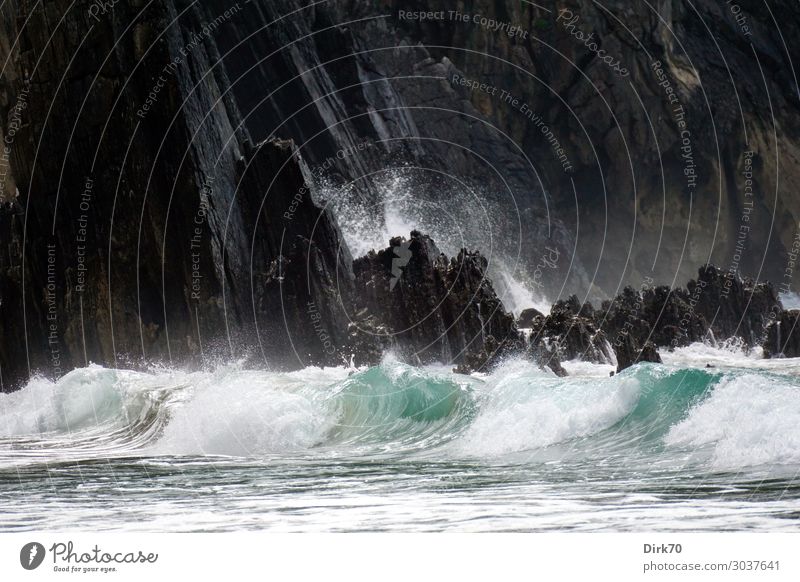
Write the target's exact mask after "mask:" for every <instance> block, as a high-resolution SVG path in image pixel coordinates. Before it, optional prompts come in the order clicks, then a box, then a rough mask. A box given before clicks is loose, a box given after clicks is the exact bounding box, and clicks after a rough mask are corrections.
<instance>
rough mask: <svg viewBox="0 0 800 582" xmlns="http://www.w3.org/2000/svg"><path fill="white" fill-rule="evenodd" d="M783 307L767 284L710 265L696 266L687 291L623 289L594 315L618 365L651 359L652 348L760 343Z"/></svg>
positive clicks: (749, 345)
mask: <svg viewBox="0 0 800 582" xmlns="http://www.w3.org/2000/svg"><path fill="white" fill-rule="evenodd" d="M782 311H783V306H782V305H781V302H780V300H779V298H778V296H777V293H776V291H775V288H774V286H773V285H772V284H770V283H759V284H754V283H753V281H752V280H751V279H741V278H739V277H738V276H731V275H730V274H729V273H723V272H722V271H721V270H720V269H718V268H717V267H714V266H713V265H706V266H704V267H702V268H700V269H699V271H698V277H697V279H693V280H691V281H689V283H688V284H687V287H686V289H682V288H678V289H670V288H669V287H663V286H658V287H650V286H646V287H645V288H643V289H642V290H641V291H636V290H634V289H632V288H630V287H628V288H626V289H625V290H624V291H623V293H622V294H620V295H619V296H618V297H617V298H616V299H614V300H613V301H609V302H605V303H603V306H602V308H601V310H600V311H599V312H598V313H597V314H596V315H595V319H596V321H597V324H598V326H599V327H602V328H603V329H604V330H605V331H606V333H607V334H608V336H609V337H610V338H611V342H612V344H613V345H614V348H615V351H616V354H617V360H618V364H619V368H620V369H624V368H625V367H627V366H629V365H631V364H632V363H635V361H636V360H637V359H639V360H642V361H655V360H654V359H655V357H656V354H654V351H655V348H656V347H659V348H668V349H674V348H676V347H680V346H686V345H689V344H691V343H694V342H704V341H709V342H714V341H724V340H736V341H738V342H739V343H741V344H742V345H744V346H747V347H756V346H758V345H761V343H762V341H763V339H764V336H765V333H766V331H767V325H768V324H769V322H770V321H771V320H772V319H774V317H775V314H778V313H781V312H782Z"/></svg>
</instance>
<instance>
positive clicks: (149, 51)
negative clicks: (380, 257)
mask: <svg viewBox="0 0 800 582" xmlns="http://www.w3.org/2000/svg"><path fill="white" fill-rule="evenodd" d="M69 5H70V3H69V2H67V1H63V2H62V1H60V0H58V1H54V2H50V3H48V7H47V10H43V9H41V7H38V5H30V4H29V3H25V4H19V5H16V6H12V7H10V8H9V9H8V10H9V11H10V12H11V15H13V16H14V17H15V19H12V20H11V21H10V22H11V24H9V21H6V25H7V26H12V28H13V23H14V22H19V23H22V22H27V25H26V26H25V27H24V28H21V29H19V30H18V31H17V30H15V31H14V32H15V34H16V33H18V34H19V35H20V41H19V43H18V45H17V46H18V47H22V48H21V49H20V50H19V52H17V53H14V54H12V55H11V57H12V58H11V59H10V62H11V63H12V64H11V65H10V67H9V69H10V70H11V72H10V73H6V72H5V71H4V75H5V76H4V77H3V79H4V82H5V83H6V84H7V86H6V88H7V89H9V90H11V89H13V90H14V91H15V92H16V93H17V94H18V95H24V96H25V108H24V112H23V122H22V126H21V128H20V129H19V130H17V131H16V133H15V136H14V143H13V155H12V158H11V163H10V166H11V168H10V169H11V171H12V174H13V180H14V183H15V185H16V188H18V190H19V192H18V195H17V196H15V197H14V198H13V199H12V201H11V203H10V204H9V203H6V204H4V205H3V206H2V208H1V209H0V241H2V245H3V253H0V321H2V322H3V323H2V325H1V326H0V379H1V381H2V388H3V389H4V390H8V389H11V388H12V387H14V386H17V385H19V383H20V382H21V381H24V380H25V379H26V378H27V377H28V376H29V375H30V374H32V373H41V374H43V375H45V376H59V375H60V374H62V373H66V372H67V371H69V370H70V369H72V368H73V367H76V366H83V365H86V363H88V362H98V363H103V364H106V365H135V364H136V362H151V361H163V362H165V363H185V362H196V363H197V362H210V361H213V360H214V359H215V358H225V359H227V358H230V357H237V358H241V357H248V358H250V359H251V360H253V361H260V362H262V365H269V366H276V367H290V368H294V367H298V366H303V365H308V364H313V363H316V364H334V363H336V364H338V363H341V362H342V361H343V356H342V355H341V354H340V353H339V352H338V351H337V349H336V346H338V345H342V344H344V343H345V341H346V328H347V325H346V324H347V319H346V317H345V310H344V308H343V307H342V306H343V305H345V304H347V302H348V301H349V294H350V293H351V292H352V272H351V271H350V265H349V261H350V259H349V255H348V254H347V251H346V249H345V248H344V247H343V246H342V245H341V238H340V235H339V232H338V230H337V227H336V225H335V223H334V221H333V220H332V218H331V216H330V214H329V213H328V212H327V211H324V210H322V209H321V208H319V207H318V206H317V205H316V204H315V203H314V202H313V200H312V199H311V196H310V191H309V188H308V186H307V185H306V183H305V180H304V177H303V174H302V171H301V167H300V165H299V162H298V157H297V155H296V154H295V152H294V150H293V147H292V146H291V144H289V143H287V142H277V141H270V142H264V143H260V144H258V145H253V144H252V140H251V139H250V137H249V135H248V131H247V130H246V129H245V128H243V127H242V118H241V115H240V113H239V109H238V107H237V105H236V103H235V102H234V100H233V96H232V95H231V94H230V93H229V92H227V89H228V88H229V84H230V81H229V79H228V77H227V74H226V71H225V69H224V68H222V67H215V66H214V64H215V63H216V57H217V56H218V55H217V52H216V51H217V49H216V46H215V44H214V41H213V38H212V37H210V36H204V37H202V38H201V39H200V41H198V43H195V45H193V48H192V49H191V56H190V57H188V56H187V54H186V51H187V49H186V47H187V46H189V43H190V42H192V41H195V40H197V38H198V37H193V36H192V35H202V34H203V33H202V31H203V29H204V26H205V25H206V23H207V22H206V18H205V16H203V14H202V12H200V11H199V10H188V11H186V12H185V13H184V14H183V16H182V17H181V19H180V21H179V22H180V25H176V26H169V25H168V24H169V23H170V22H172V21H173V20H174V19H175V17H176V14H177V11H178V10H179V9H181V10H182V9H183V8H184V6H183V3H180V2H178V3H173V2H155V3H153V4H152V5H150V7H149V8H147V9H146V10H145V11H144V12H143V13H142V14H141V15H140V16H138V17H137V16H136V14H137V12H138V11H139V10H140V7H134V6H133V5H129V3H120V4H119V5H117V6H115V8H114V11H113V14H112V12H111V11H108V12H106V13H103V14H102V15H100V16H99V17H98V20H97V21H95V20H94V19H93V18H91V17H90V16H89V14H88V13H87V12H86V11H85V10H68V7H69ZM187 5H188V4H187ZM12 8H13V9H12ZM4 14H5V15H6V16H9V14H8V12H5V13H4ZM53 14H63V15H64V20H63V21H59V19H58V18H53V17H52V16H53ZM16 17H18V18H16ZM132 22H135V27H134V28H135V34H133V35H132V34H129V33H128V31H127V29H126V27H127V26H128V23H132ZM71 31H73V32H74V31H87V33H88V34H90V38H91V39H92V40H91V42H89V43H83V44H82V43H81V40H82V38H83V33H81V34H78V33H74V34H73V33H72V32H71ZM51 36H52V42H50V41H49V40H48V39H50V38H51ZM12 38H13V37H12ZM112 47H113V50H112ZM73 56H74V57H75V59H74V60H73V61H70V60H69V59H71V58H72V57H73ZM67 73H69V75H68V78H67V80H66V82H63V83H62V82H61V80H62V79H63V77H64V75H65V74H67ZM9 84H10V88H9ZM84 100H85V101H84ZM82 104H83V105H85V107H84V106H83V105H82ZM53 112H58V113H57V114H54V113H53Z"/></svg>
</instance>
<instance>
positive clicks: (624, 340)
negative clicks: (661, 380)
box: [614, 334, 661, 373]
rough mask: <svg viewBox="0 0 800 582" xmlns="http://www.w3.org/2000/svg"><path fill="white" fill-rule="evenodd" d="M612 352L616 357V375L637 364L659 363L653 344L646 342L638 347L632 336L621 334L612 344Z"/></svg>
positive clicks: (658, 356) (659, 358)
mask: <svg viewBox="0 0 800 582" xmlns="http://www.w3.org/2000/svg"><path fill="white" fill-rule="evenodd" d="M614 352H615V353H616V356H617V373H619V372H622V370H625V369H626V368H630V367H631V366H633V365H634V364H638V363H639V362H654V363H657V364H660V363H661V356H660V355H659V353H658V350H657V349H656V346H655V344H653V342H651V341H647V342H645V343H644V345H643V346H642V347H640V344H639V343H638V342H637V340H636V338H635V337H634V336H633V335H632V334H623V335H622V336H621V337H620V338H619V339H618V340H617V341H616V342H615V343H614Z"/></svg>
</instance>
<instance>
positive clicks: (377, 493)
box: [0, 346, 800, 531]
mask: <svg viewBox="0 0 800 582" xmlns="http://www.w3.org/2000/svg"><path fill="white" fill-rule="evenodd" d="M711 358H714V359H713V360H712V361H714V362H715V364H714V365H715V366H716V367H715V368H714V369H704V368H700V367H699V365H700V364H701V363H703V362H706V361H709V359H711ZM666 359H667V363H666V364H664V365H652V364H644V365H639V366H636V367H634V368H631V369H629V370H626V371H625V372H624V373H622V374H619V375H616V376H614V377H608V372H607V367H602V366H592V365H589V364H585V365H580V366H577V365H576V366H573V367H571V368H570V369H571V370H572V372H573V373H574V375H573V376H571V377H567V378H557V377H555V376H554V375H552V374H551V373H549V372H544V371H542V370H539V369H538V368H536V367H535V366H533V365H531V364H530V363H527V362H523V361H509V362H507V363H505V364H504V365H503V366H502V367H500V368H498V369H496V370H495V371H494V372H492V373H490V374H476V375H473V376H463V375H458V374H454V373H453V372H451V371H450V370H449V369H448V368H445V367H443V366H438V367H426V368H416V367H412V366H407V365H405V364H402V363H399V362H397V361H394V360H392V359H387V360H386V361H385V362H384V363H383V364H382V365H381V366H379V367H376V368H371V369H362V370H347V369H344V368H333V369H324V370H323V369H317V368H309V369H306V370H302V371H299V372H294V373H274V372H263V371H254V370H245V369H243V368H242V367H241V366H240V365H230V366H225V367H222V368H220V369H218V370H216V371H214V372H194V373H187V372H180V371H175V370H158V371H154V372H151V373H140V372H129V371H121V370H109V369H105V368H101V367H97V366H92V367H90V368H86V369H82V370H76V371H74V372H72V373H71V374H69V375H67V376H65V377H64V378H63V379H61V380H60V381H58V382H55V383H54V382H49V381H46V380H42V379H35V380H32V381H31V382H30V383H29V384H28V386H26V387H25V389H23V390H22V391H20V392H17V393H15V394H10V395H3V396H0V500H2V501H3V502H4V503H3V505H4V507H7V508H9V509H8V510H6V512H5V515H4V518H5V519H4V523H5V524H6V525H5V526H4V527H11V528H14V529H16V530H20V529H30V528H32V529H42V528H59V527H62V528H63V527H67V526H68V525H69V524H70V523H75V522H76V521H79V522H80V523H82V524H83V527H87V528H92V529H93V530H113V529H125V530H156V531H198V530H204V531H209V530H210V531H225V530H228V529H247V528H251V527H253V528H259V529H260V528H264V527H269V528H271V529H273V530H286V531H309V530H315V531H364V530H398V531H408V530H420V529H421V530H445V529H456V530H496V531H504V530H520V529H528V528H538V529H554V530H558V529H563V528H569V529H583V530H597V529H604V528H605V529H612V530H625V529H643V530H646V529H652V528H655V527H658V528H660V529H676V530H680V529H693V530H696V529H714V528H718V527H725V528H727V529H744V528H756V529H758V528H764V529H770V530H774V529H782V528H791V527H792V526H791V524H792V522H791V521H789V520H786V519H784V517H785V516H788V515H795V514H796V512H797V510H798V506H799V505H800V481H799V480H798V478H797V473H798V468H800V453H798V451H800V398H798V396H800V362H798V361H796V360H781V361H765V360H757V359H755V357H754V356H752V355H751V356H743V355H742V354H737V353H734V352H733V351H732V350H720V349H713V348H708V347H701V346H693V347H690V348H683V349H682V350H676V352H675V353H674V354H670V355H669V357H668V358H666ZM670 359H671V360H670ZM743 360H744V361H746V362H747V363H748V368H747V369H742V368H741V367H740V366H741V364H742V362H743ZM764 362H769V363H764ZM750 363H754V364H759V365H761V367H759V366H758V365H755V366H750V365H749V364H750ZM21 491H24V492H25V495H21ZM678 501H679V502H680V503H676V502H678Z"/></svg>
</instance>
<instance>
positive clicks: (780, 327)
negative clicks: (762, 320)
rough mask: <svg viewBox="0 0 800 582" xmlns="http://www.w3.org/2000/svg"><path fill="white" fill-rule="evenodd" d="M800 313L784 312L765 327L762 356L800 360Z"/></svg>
mask: <svg viewBox="0 0 800 582" xmlns="http://www.w3.org/2000/svg"><path fill="white" fill-rule="evenodd" d="M798 324H800V311H784V312H782V313H780V314H778V315H777V316H776V317H775V319H774V320H772V321H770V322H769V324H768V325H767V329H766V334H765V338H764V344H763V347H764V356H765V357H767V358H800V325H798Z"/></svg>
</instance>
